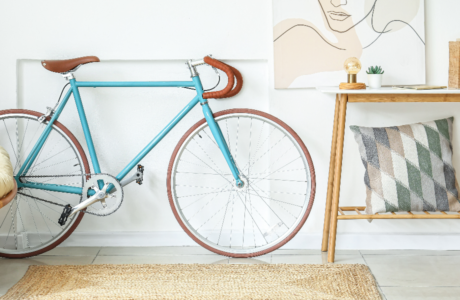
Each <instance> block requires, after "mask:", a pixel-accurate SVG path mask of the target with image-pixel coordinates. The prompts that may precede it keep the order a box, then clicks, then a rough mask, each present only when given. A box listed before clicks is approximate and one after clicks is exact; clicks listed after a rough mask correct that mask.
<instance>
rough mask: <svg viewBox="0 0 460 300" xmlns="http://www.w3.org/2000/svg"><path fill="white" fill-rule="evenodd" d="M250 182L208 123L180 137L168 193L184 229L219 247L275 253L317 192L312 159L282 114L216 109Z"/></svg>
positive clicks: (232, 252) (225, 251) (237, 252)
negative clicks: (237, 179)
mask: <svg viewBox="0 0 460 300" xmlns="http://www.w3.org/2000/svg"><path fill="white" fill-rule="evenodd" d="M214 116H215V120H216V121H217V123H218V124H219V126H220V128H221V130H222V134H223V136H224V138H225V140H226V141H227V144H228V145H229V150H230V152H231V153H232V156H233V158H234V160H235V163H236V165H237V167H238V169H239V171H240V173H241V178H242V179H243V181H244V182H245V187H244V188H243V189H239V188H237V187H236V186H235V183H234V179H233V176H232V174H231V173H230V171H229V168H228V166H227V164H226V162H225V160H224V157H223V155H222V153H221V152H220V150H219V148H218V146H217V144H216V143H215V141H214V138H213V136H212V133H211V131H210V130H209V127H208V125H207V123H206V122H205V121H204V119H203V120H201V121H200V122H198V123H197V124H195V126H193V127H192V128H191V129H190V130H189V131H188V132H187V133H186V134H185V135H184V137H183V138H182V139H181V141H180V142H179V143H178V145H177V147H176V149H175V151H174V152H173V155H172V157H171V161H170V165H169V169H168V196H169V199H170V204H171V207H172V210H173V212H174V214H175V216H176V219H177V220H178V221H179V223H180V225H181V226H182V228H183V229H184V230H185V231H186V232H187V233H188V234H189V236H191V237H192V238H193V239H194V240H195V241H196V242H197V243H199V244H200V245H202V246H204V247H205V248H207V249H209V250H211V251H214V252H216V253H219V254H222V255H227V256H232V257H252V256H257V255H262V254H265V253H269V252H271V251H273V250H275V249H277V248H279V247H281V246H282V245H284V244H285V243H287V242H288V241H289V240H290V239H292V237H293V236H294V235H295V234H296V233H297V232H298V231H299V230H300V228H301V227H302V225H303V224H304V222H305V220H306V219H307V217H308V214H309V213H310V210H311V207H312V204H313V200H314V193H315V175H314V169H313V164H312V161H311V158H310V155H309V153H308V150H307V149H306V147H305V145H304V144H303V142H302V141H301V139H300V138H299V137H298V136H297V134H296V133H295V132H294V131H293V130H292V129H291V128H290V127H289V126H287V125H286V124H285V123H283V122H282V121H280V120H278V119H277V118H275V117H273V116H271V115H269V114H266V113H263V112H259V111H255V110H249V109H234V110H229V111H224V112H219V113H217V114H215V115H214Z"/></svg>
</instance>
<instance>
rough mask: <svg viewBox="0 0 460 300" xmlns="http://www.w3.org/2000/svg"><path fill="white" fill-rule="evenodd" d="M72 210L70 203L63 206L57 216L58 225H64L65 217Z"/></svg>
mask: <svg viewBox="0 0 460 300" xmlns="http://www.w3.org/2000/svg"><path fill="white" fill-rule="evenodd" d="M71 212H72V206H70V204H67V205H66V206H65V207H64V210H63V211H62V214H61V217H60V218H59V221H58V223H59V225H61V226H64V225H65V223H66V222H67V218H68V217H69V215H70V213H71Z"/></svg>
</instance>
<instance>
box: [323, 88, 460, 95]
mask: <svg viewBox="0 0 460 300" xmlns="http://www.w3.org/2000/svg"><path fill="white" fill-rule="evenodd" d="M316 89H317V90H318V91H320V92H323V93H328V94H460V89H437V90H401V89H394V88H392V87H382V88H380V89H371V88H367V89H366V90H341V89H339V87H338V86H319V87H316Z"/></svg>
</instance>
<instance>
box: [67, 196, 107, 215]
mask: <svg viewBox="0 0 460 300" xmlns="http://www.w3.org/2000/svg"><path fill="white" fill-rule="evenodd" d="M100 199H101V198H100V197H99V195H98V194H94V195H93V196H91V197H89V198H88V199H86V200H85V201H83V202H82V203H79V204H78V205H75V206H74V207H73V208H72V212H71V213H70V215H69V217H70V216H72V215H74V214H76V213H77V212H79V211H80V210H82V209H85V208H87V207H88V206H90V205H91V204H94V203H95V202H97V201H99V200H100Z"/></svg>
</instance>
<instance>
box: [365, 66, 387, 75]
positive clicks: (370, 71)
mask: <svg viewBox="0 0 460 300" xmlns="http://www.w3.org/2000/svg"><path fill="white" fill-rule="evenodd" d="M366 73H367V74H383V73H385V71H383V70H382V67H380V66H375V67H369V69H367V71H366Z"/></svg>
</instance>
